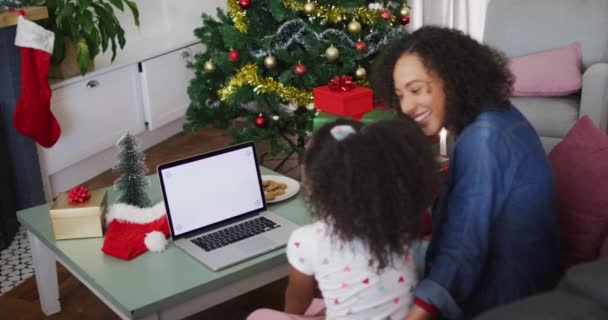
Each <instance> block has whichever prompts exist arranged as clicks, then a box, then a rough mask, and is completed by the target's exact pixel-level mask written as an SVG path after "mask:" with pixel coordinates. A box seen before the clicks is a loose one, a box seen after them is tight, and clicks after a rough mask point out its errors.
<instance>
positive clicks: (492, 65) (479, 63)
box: [372, 26, 513, 135]
mask: <svg viewBox="0 0 608 320" xmlns="http://www.w3.org/2000/svg"><path fill="white" fill-rule="evenodd" d="M404 54H415V55H418V56H419V57H420V58H421V59H422V62H423V64H424V66H425V67H426V68H427V70H428V71H429V72H434V73H435V74H436V75H438V76H439V77H440V78H441V79H442V80H443V84H444V89H445V95H446V123H445V124H444V125H445V127H447V129H448V130H450V131H452V132H454V133H455V134H456V135H458V134H460V132H461V131H462V130H463V129H464V127H466V126H467V125H468V124H470V123H471V122H473V120H475V118H476V117H477V116H478V115H479V113H480V112H481V111H482V109H483V108H486V107H492V108H508V107H509V106H510V105H511V103H510V102H509V96H510V95H511V91H512V86H513V76H512V74H511V72H510V71H509V69H508V67H507V62H506V59H505V58H504V56H503V54H502V53H500V52H498V51H496V50H495V49H493V48H491V47H489V46H486V45H483V44H481V43H479V42H477V41H476V40H474V39H472V38H471V37H469V36H467V35H465V34H464V33H462V32H461V31H458V30H455V29H449V28H442V27H434V26H427V27H422V28H420V29H418V30H417V31H415V32H413V33H412V34H410V35H405V36H403V37H401V38H398V39H396V40H395V41H393V42H392V43H391V44H390V45H389V46H388V47H387V48H386V49H384V51H383V53H382V56H381V57H380V58H379V59H377V60H376V61H375V62H374V70H373V75H372V83H373V85H372V87H373V88H374V94H375V99H376V101H377V102H378V103H384V104H385V105H386V103H387V102H388V104H390V105H391V106H392V107H396V108H399V105H398V102H397V100H396V97H395V84H394V80H393V70H394V68H395V64H396V63H397V60H399V58H400V57H401V56H402V55H404Z"/></svg>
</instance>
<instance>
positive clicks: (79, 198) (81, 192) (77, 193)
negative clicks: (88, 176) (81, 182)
mask: <svg viewBox="0 0 608 320" xmlns="http://www.w3.org/2000/svg"><path fill="white" fill-rule="evenodd" d="M89 198H91V194H90V193H89V189H87V187H85V186H76V187H74V188H72V189H70V190H69V191H68V203H70V204H76V203H83V202H85V201H87V200H89Z"/></svg>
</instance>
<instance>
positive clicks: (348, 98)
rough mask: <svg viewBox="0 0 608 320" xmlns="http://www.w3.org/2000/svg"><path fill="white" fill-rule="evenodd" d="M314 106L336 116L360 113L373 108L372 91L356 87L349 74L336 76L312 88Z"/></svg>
mask: <svg viewBox="0 0 608 320" xmlns="http://www.w3.org/2000/svg"><path fill="white" fill-rule="evenodd" d="M312 94H313V96H314V100H315V108H317V109H319V110H321V111H325V112H328V113H333V114H335V115H338V116H353V115H362V114H364V113H366V112H368V111H371V110H372V109H373V108H374V104H373V97H372V96H373V91H372V90H371V89H368V88H363V87H357V85H356V84H355V83H354V81H352V78H351V77H349V76H344V75H343V76H337V77H335V78H333V79H332V80H331V81H330V82H329V84H328V85H326V86H321V87H316V88H313V89H312Z"/></svg>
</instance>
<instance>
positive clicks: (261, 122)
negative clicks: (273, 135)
mask: <svg viewBox="0 0 608 320" xmlns="http://www.w3.org/2000/svg"><path fill="white" fill-rule="evenodd" d="M255 126H256V127H258V128H264V127H266V117H264V115H263V114H261V113H260V114H259V115H258V116H257V117H256V118H255Z"/></svg>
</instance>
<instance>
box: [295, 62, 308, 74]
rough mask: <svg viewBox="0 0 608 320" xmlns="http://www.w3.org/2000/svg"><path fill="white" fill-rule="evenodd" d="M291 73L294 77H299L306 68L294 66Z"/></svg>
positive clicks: (298, 65)
mask: <svg viewBox="0 0 608 320" xmlns="http://www.w3.org/2000/svg"><path fill="white" fill-rule="evenodd" d="M293 73H295V75H296V76H301V75H303V74H305V73H306V66H305V65H303V64H301V63H298V64H296V66H295V67H293Z"/></svg>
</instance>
